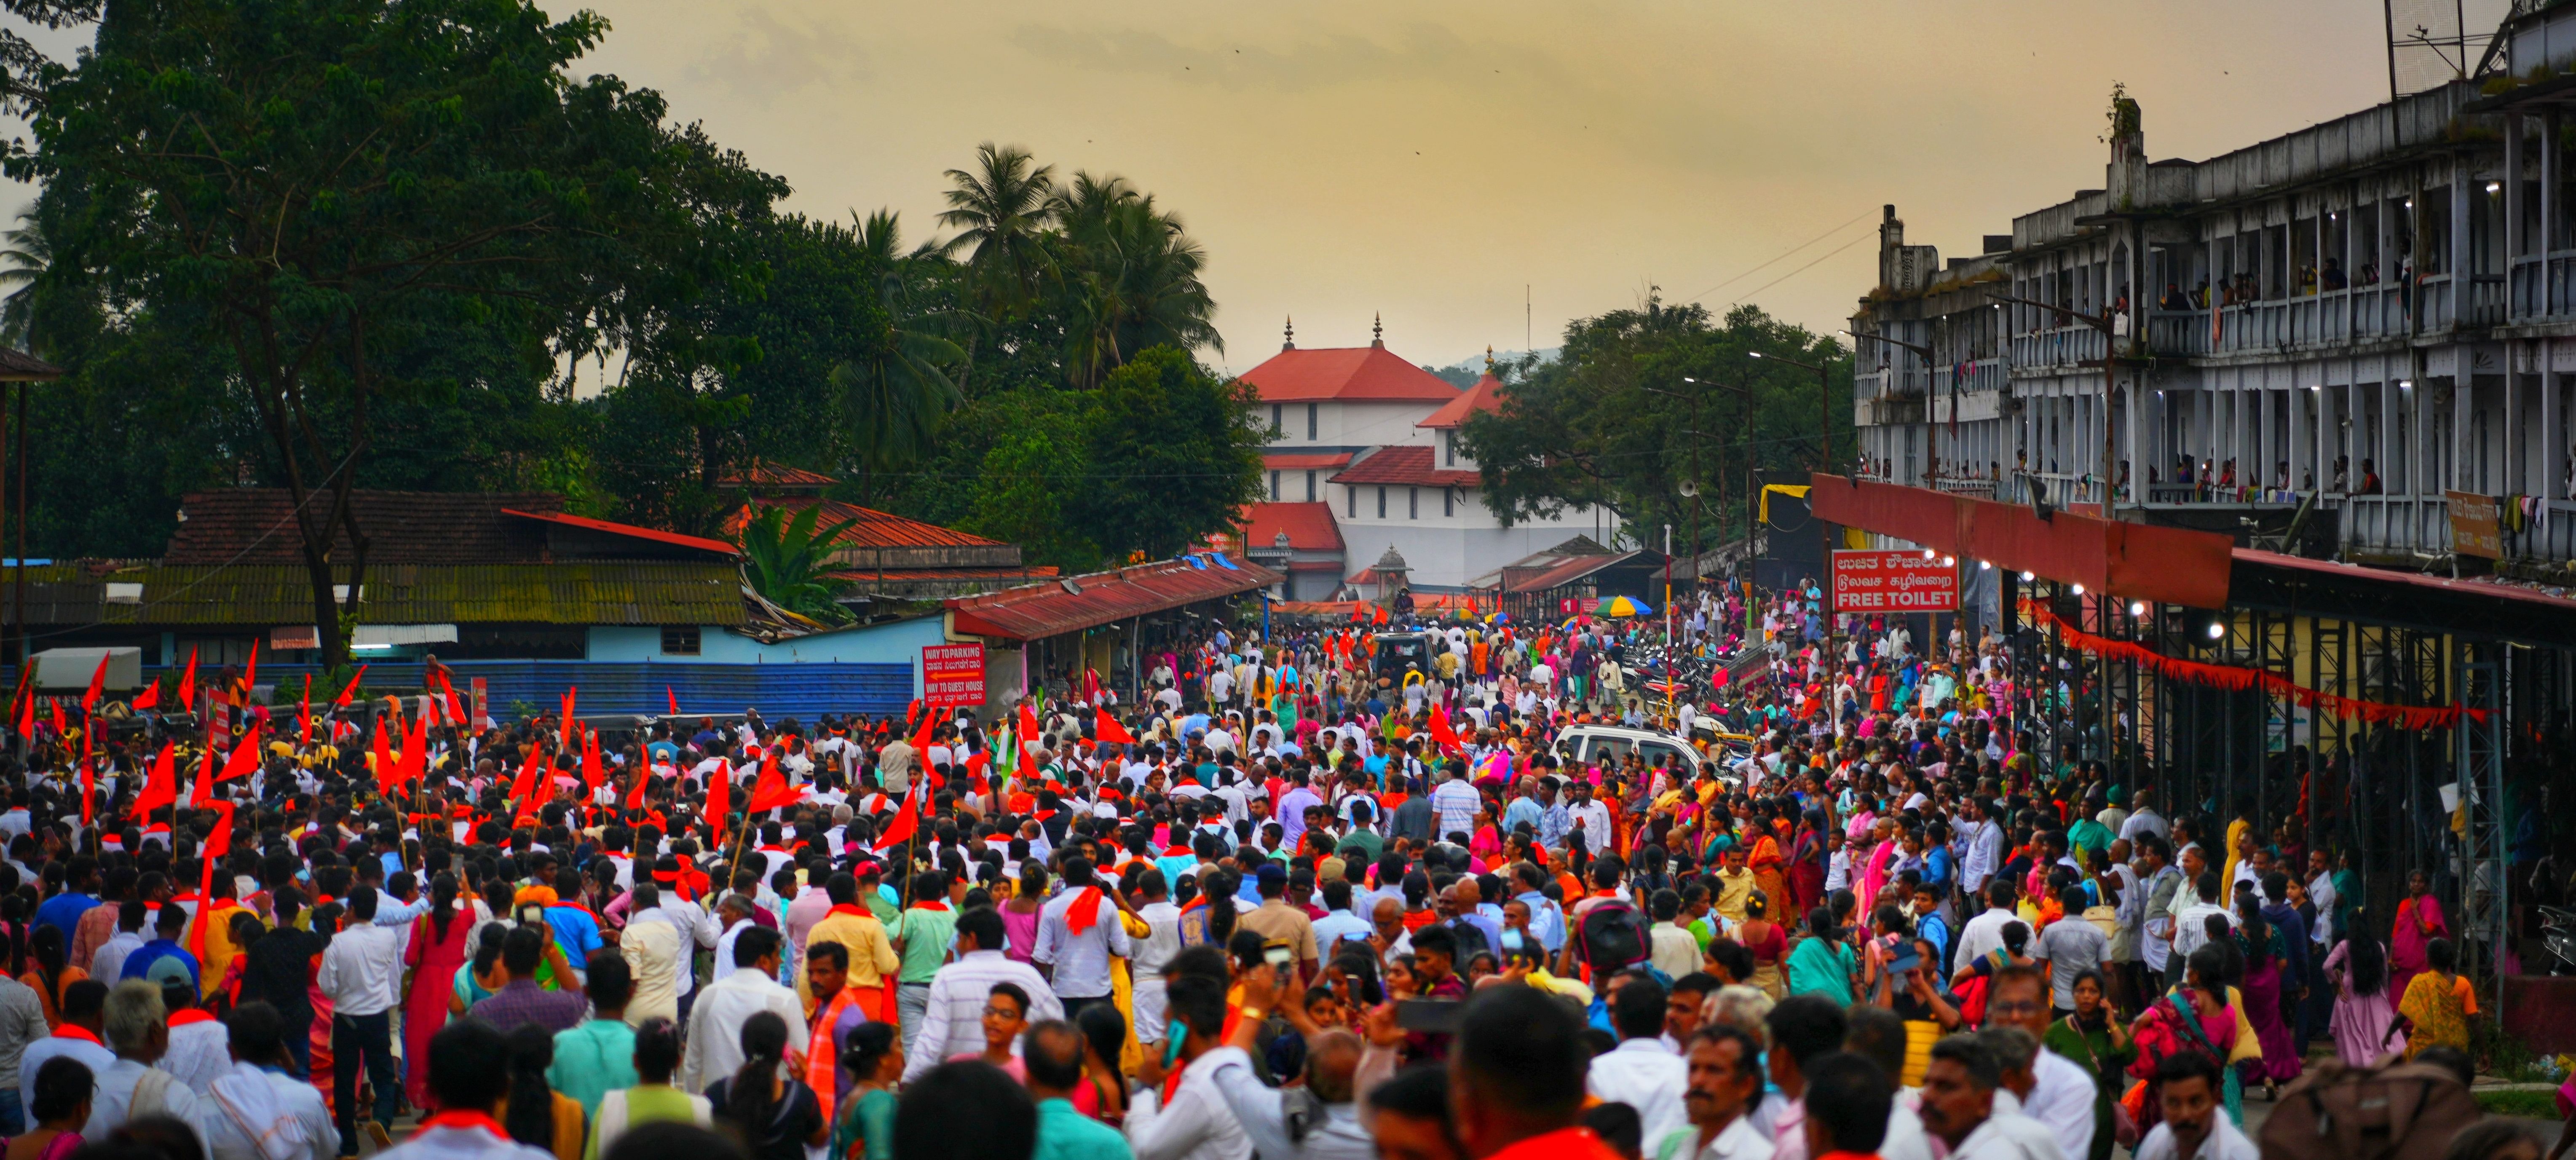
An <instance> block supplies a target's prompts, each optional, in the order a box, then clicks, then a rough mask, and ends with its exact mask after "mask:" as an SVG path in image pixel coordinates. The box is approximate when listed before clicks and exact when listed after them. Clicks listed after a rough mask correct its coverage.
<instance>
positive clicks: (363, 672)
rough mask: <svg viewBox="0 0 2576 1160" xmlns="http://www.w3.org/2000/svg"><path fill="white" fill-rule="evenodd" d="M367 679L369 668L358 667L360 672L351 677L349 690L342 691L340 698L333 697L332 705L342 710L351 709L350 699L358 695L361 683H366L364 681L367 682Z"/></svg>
mask: <svg viewBox="0 0 2576 1160" xmlns="http://www.w3.org/2000/svg"><path fill="white" fill-rule="evenodd" d="M366 679H367V666H365V665H359V666H358V671H357V672H356V673H355V674H353V675H351V676H350V677H349V686H348V687H347V688H345V689H342V690H340V695H339V696H337V697H333V698H332V699H331V703H332V704H333V705H335V706H337V707H339V708H342V709H346V708H348V707H349V699H350V698H352V697H355V696H357V695H358V684H359V682H361V681H364V680H366Z"/></svg>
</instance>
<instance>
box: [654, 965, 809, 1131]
mask: <svg viewBox="0 0 2576 1160" xmlns="http://www.w3.org/2000/svg"><path fill="white" fill-rule="evenodd" d="M781 941H783V940H781V938H780V937H779V934H778V932H777V931H774V930H770V929H768V928H766V927H760V926H755V927H752V928H751V929H749V930H745V931H742V932H740V933H739V934H737V935H736V936H735V939H734V944H733V960H734V961H733V965H734V967H735V970H734V971H733V973H732V974H729V975H726V976H725V977H724V978H722V979H719V980H717V981H715V982H713V983H709V984H707V989H706V990H705V991H704V992H701V993H700V994H699V995H698V999H697V1002H696V1003H695V1004H693V1005H691V1007H690V1009H689V1037H688V1047H687V1049H686V1050H685V1051H684V1052H683V1053H682V1054H681V1056H680V1079H679V1083H680V1088H681V1090H683V1091H693V1092H696V1091H705V1090H706V1089H707V1085H708V1084H711V1083H714V1082H715V1081H716V1080H717V1079H720V1078H722V1077H724V1076H729V1075H732V1074H734V1073H735V1072H737V1071H740V1070H742V1058H743V1057H742V1038H741V1036H740V1035H739V1034H738V1032H739V1031H740V1030H741V1028H742V1025H743V1023H744V1021H745V1020H748V1019H750V1018H751V1017H752V1016H753V1015H755V1014H757V1013H759V1012H762V1011H768V1012H772V1013H774V1014H776V1015H777V1016H778V1017H779V1018H780V1019H782V1020H785V1021H786V1023H787V1026H788V1028H789V1029H791V1030H793V1029H795V1028H799V1027H803V1026H805V1007H804V1004H802V1003H800V1002H798V1001H797V998H796V992H794V991H791V990H788V989H787V988H785V987H783V986H780V985H779V983H778V948H779V944H780V942H781Z"/></svg>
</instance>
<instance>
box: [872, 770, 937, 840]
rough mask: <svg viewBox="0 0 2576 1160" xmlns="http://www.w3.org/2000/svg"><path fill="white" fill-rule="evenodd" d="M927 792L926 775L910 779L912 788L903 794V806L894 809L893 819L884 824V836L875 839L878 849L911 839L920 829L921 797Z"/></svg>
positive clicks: (928, 783)
mask: <svg viewBox="0 0 2576 1160" xmlns="http://www.w3.org/2000/svg"><path fill="white" fill-rule="evenodd" d="M929 792H930V779H929V778H928V777H926V776H925V777H916V778H914V779H912V788H911V789H910V790H908V791H906V792H905V793H904V795H903V808H902V809H901V810H898V811H896V813H895V815H894V821H892V822H889V823H887V824H886V830H885V836H884V837H881V838H879V839H877V848H878V849H880V850H887V849H892V848H894V847H896V846H900V845H902V844H904V843H906V842H909V841H911V840H912V836H913V835H914V834H915V833H917V832H919V831H920V829H921V802H922V797H923V795H925V794H927V793H929Z"/></svg>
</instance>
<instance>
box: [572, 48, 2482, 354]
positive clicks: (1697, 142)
mask: <svg viewBox="0 0 2576 1160" xmlns="http://www.w3.org/2000/svg"><path fill="white" fill-rule="evenodd" d="M2407 2H2411V3H2419V4H2420V3H2426V2H2429V0H2407ZM591 6H592V7H593V8H594V10H595V11H598V12H599V13H601V14H602V15H605V16H607V17H608V18H609V20H610V21H611V23H612V26H613V30H612V31H611V32H610V34H609V37H608V39H607V41H606V43H605V44H604V45H603V46H602V47H601V48H600V49H599V50H598V51H597V52H595V53H594V54H593V56H592V58H591V59H590V60H589V61H587V62H585V65H586V67H587V68H588V69H589V70H593V71H606V72H614V73H617V74H619V75H621V76H623V77H624V78H625V79H627V80H628V81H629V82H630V83H633V84H636V85H641V86H649V87H652V88H656V89H660V90H662V91H663V92H664V93H665V94H667V95H668V96H669V98H670V101H671V108H672V111H673V114H674V115H675V116H676V117H678V118H681V119H684V120H699V121H703V122H704V123H705V124H706V125H707V127H708V129H709V130H710V131H711V132H712V133H713V135H714V136H715V137H716V139H717V140H719V141H722V142H724V143H726V144H728V145H730V146H732V147H735V148H739V149H741V150H743V151H744V152H745V153H746V154H748V156H749V157H750V159H751V161H752V162H753V163H754V164H756V165H758V166H760V167H761V168H763V169H766V170H768V171H770V172H773V173H776V174H779V175H781V176H783V177H785V178H786V179H787V180H788V181H789V182H790V183H791V184H792V185H793V186H794V187H795V193H794V195H793V196H792V197H791V198H790V199H789V200H788V202H787V205H788V208H791V209H795V210H799V211H802V212H804V213H807V214H810V215H813V216H817V217H825V218H832V219H837V220H847V219H848V216H849V215H850V214H851V213H853V212H860V213H864V212H866V211H869V210H872V209H875V208H878V207H888V208H892V209H895V210H897V211H900V213H901V215H902V221H903V223H904V225H905V226H906V233H907V236H908V237H910V238H920V237H923V236H927V235H928V234H930V233H932V232H935V224H934V215H935V214H936V213H937V212H938V210H939V209H940V208H941V202H940V196H939V195H940V192H941V191H942V190H943V189H944V188H946V186H947V182H946V180H945V179H944V178H943V177H942V172H943V171H944V170H946V169H949V168H952V167H958V166H962V165H964V164H966V163H967V162H968V161H969V160H970V158H971V157H972V155H973V152H974V149H975V146H976V145H977V143H979V142H983V141H995V142H1000V143H1004V144H1016V145H1020V146H1024V147H1026V148H1028V149H1029V150H1031V151H1032V152H1033V153H1034V154H1035V155H1036V156H1037V157H1038V158H1039V159H1040V160H1041V161H1044V162H1050V163H1053V164H1054V165H1056V166H1057V169H1058V172H1059V173H1066V174H1069V173H1070V172H1072V171H1074V170H1077V169H1081V170H1090V171H1092V172H1095V173H1116V174H1120V175H1123V176H1125V177H1127V178H1128V179H1130V180H1131V181H1133V182H1134V183H1136V184H1137V185H1138V186H1139V187H1141V188H1143V189H1145V190H1147V191H1149V192H1151V193H1153V194H1154V195H1155V197H1156V199H1157V201H1158V202H1159V204H1161V205H1162V206H1164V207H1165V208H1167V209H1170V210H1175V211H1177V212H1178V213H1179V214H1180V215H1181V216H1182V218H1183V220H1184V221H1185V222H1186V223H1187V224H1188V228H1189V230H1190V232H1191V234H1192V235H1193V236H1194V237H1196V238H1197V239H1198V240H1199V241H1200V242H1202V243H1203V244H1204V245H1205V246H1206V248H1207V251H1208V253H1209V256H1210V264H1209V269H1208V274H1207V277H1208V282H1209V285H1210V289H1211V291H1212V293H1213V294H1214V296H1215V298H1216V301H1217V303H1218V308H1219V313H1218V316H1217V323H1218V326H1219V329H1220V331H1221V332H1222V333H1223V335H1224V337H1225V340H1226V347H1225V350H1224V352H1223V353H1222V354H1218V353H1215V352H1209V355H1208V357H1209V358H1210V359H1211V360H1212V361H1213V362H1215V363H1217V364H1220V365H1222V366H1225V367H1227V368H1229V369H1231V370H1234V371H1238V372H1239V371H1242V370H1246V369H1249V368H1250V367H1251V366H1253V365H1254V364H1255V363H1257V362H1259V361H1260V360H1261V359H1263V358H1266V357H1268V356H1269V354H1271V353H1272V352H1275V351H1276V350H1278V349H1279V342H1280V334H1281V325H1282V322H1283V320H1284V319H1286V318H1289V317H1291V316H1293V317H1294V318H1295V320H1296V325H1297V337H1298V340H1299V342H1300V344H1301V345H1304V346H1308V347H1318V346H1354V345H1359V344H1362V343H1365V342H1367V341H1368V339H1369V327H1370V322H1371V318H1372V316H1373V315H1382V316H1383V318H1384V325H1385V328H1386V331H1385V333H1386V341H1387V344H1388V346H1389V348H1390V349H1393V350H1395V351H1396V352H1398V353H1400V354H1402V355H1404V356H1405V357H1407V358H1409V359H1412V360H1413V361H1415V362H1418V363H1431V364H1435V365H1439V364H1448V363H1453V362H1457V361H1460V360H1463V359H1468V358H1471V357H1477V356H1481V355H1482V353H1483V352H1484V350H1485V348H1486V347H1488V346H1492V347H1494V348H1497V349H1505V350H1508V349H1516V348H1522V347H1525V346H1530V345H1533V344H1534V345H1535V346H1537V347H1541V348H1544V347H1550V346H1554V345H1556V338H1555V337H1554V336H1556V335H1558V334H1561V333H1562V330H1563V328H1564V326H1565V324H1566V322H1567V321H1568V320H1569V319H1573V318H1581V317H1589V316H1592V315H1597V314H1600V313H1602V312H1604V311H1609V310H1616V309H1620V308H1623V307H1628V306H1633V305H1635V304H1637V303H1638V302H1640V301H1642V300H1643V299H1644V297H1645V296H1646V295H1647V294H1648V293H1649V292H1650V290H1653V289H1654V288H1660V293H1661V294H1662V295H1663V296H1664V297H1665V298H1666V299H1667V300H1697V301H1701V302H1704V303H1706V304H1707V305H1708V306H1709V307H1710V308H1711V309H1712V310H1713V311H1717V312H1720V313H1722V312H1723V311H1724V310H1726V309H1727V308H1728V307H1729V306H1731V305H1732V304H1733V303H1735V302H1737V301H1739V300H1749V301H1752V302H1754V303H1756V304H1758V305H1760V306H1762V307H1763V308H1764V309H1766V310H1769V311H1771V312H1772V313H1773V314H1775V315H1778V316H1780V317H1783V318H1786V319H1788V320H1790V321H1793V322H1797V323H1801V324H1804V325H1806V326H1808V327H1811V328H1814V329H1817V330H1819V331H1823V332H1831V331H1832V330H1834V329H1836V328H1837V327H1839V326H1841V325H1843V324H1844V322H1845V321H1846V320H1847V318H1848V316H1849V314H1850V311H1851V308H1852V305H1853V303H1854V301H1855V300H1856V299H1857V298H1858V297H1859V296H1860V295H1862V294H1863V293H1865V292H1867V290H1868V289H1869V287H1870V285H1871V283H1872V282H1873V281H1874V271H1875V265H1874V254H1875V247H1874V245H1873V243H1872V238H1873V237H1874V230H1873V225H1874V223H1875V222H1876V220H1877V218H1878V214H1879V207H1880V206H1881V205H1882V204H1886V203H1893V204H1895V205H1896V207H1897V212H1898V215H1899V216H1900V217H1902V218H1903V219H1904V220H1905V223H1906V228H1907V240H1908V241H1909V242H1912V243H1915V244H1926V243H1929V244H1932V245H1936V246H1939V247H1940V248H1941V250H1942V252H1943V254H1944V255H1945V256H1948V255H1956V254H1966V253H1974V252H1975V251H1976V250H1977V248H1978V245H1979V238H1980V235H1983V234H1987V233H2008V232H2010V230H2011V219H2012V217H2013V215H2015V214H2018V213H2026V212H2030V211H2033V210H2037V209H2040V208H2043V207H2045V206H2048V205H2051V204H2055V203H2056V202H2059V201H2062V200H2064V199H2066V198H2067V197H2069V196H2071V195H2072V194H2073V192H2074V191H2075V190H2078V189H2083V188H2094V187H2099V186H2100V185H2101V184H2102V165H2103V162H2104V160H2105V155H2106V146H2105V145H2104V144H2103V143H2102V142H2101V140H2100V139H2099V138H2100V135H2101V132H2102V127H2103V112H2104V108H2105V106H2106V104H2107V99H2108V94H2109V91H2110V89H2111V86H2112V84H2113V82H2115V81H2116V82H2121V83H2124V84H2125V85H2126V86H2127V88H2128V91H2129V93H2130V94H2131V95H2132V96H2134V97H2136V98H2137V99H2138V100H2139V101H2140V102H2141V104H2142V106H2143V108H2144V117H2145V121H2144V123H2145V128H2146V140H2147V151H2148V155H2149V156H2150V157H2151V158H2159V159H2160V158H2167V157H2186V158H2194V159H2197V158H2202V157H2207V156H2209V155H2212V154H2214V153H2220V152H2225V151H2227V150H2229V149H2233V148H2237V147H2240V146H2243V145H2246V144H2250V143H2252V142H2255V141H2258V140H2261V139H2263V138H2265V137H2269V136H2274V135H2277V134H2280V133H2284V132H2287V131H2290V130H2293V129H2297V128H2300V127H2302V126H2305V125H2308V124H2311V123H2314V122H2317V121H2321V120H2327V119H2331V118H2333V117H2337V116H2341V115H2343V114H2345V113H2349V112H2352V111H2355V110H2358V109H2361V108H2364V107H2367V106H2369V105H2371V104H2374V103H2376V102H2379V101H2382V100H2385V99H2386V97H2387V65H2386V57H2385V51H2384V41H2383V36H2384V29H2383V27H2382V20H2381V8H2382V6H2381V5H2380V4H2373V3H2357V2H2354V0H2261V2H2258V3H2251V4H2249V3H2244V2H2242V0H2153V2H2150V3H2147V4H2134V3H2131V4H2112V3H2102V2H2098V0H1893V2H1891V0H1871V2H1857V0H1801V2H1799V3H1794V4H1778V3H1749V2H1745V0H1620V2H1615V3H1607V2H1598V0H1541V2H1523V0H1473V2H1469V0H1397V2H1392V3H1390V2H1387V0H1377V2H1373V3H1361V2H1353V0H1271V2H1268V3H1252V2H1249V0H1215V2H1210V0H1187V2H1182V0H1170V2H1165V0H1119V2H1115V3H1101V2H1094V3H1088V4H1065V3H1052V4H1041V3H1030V2H1027V0H941V2H939V3H935V4H933V3H914V4H887V3H882V2H879V3H848V2H841V3H817V2H815V0H724V2H722V3H714V4H709V3H703V2H688V3H683V2H680V0H591ZM2402 6H2403V5H2402V4H2401V7H2402ZM2500 6H2501V0H2471V3H2470V4H2469V9H2470V16H2469V24H2470V25H2471V26H2472V27H2477V28H2492V27H2493V24H2494V18H2493V16H2492V15H2489V14H2488V13H2492V12H2493V11H2495V10H2497V9H2498V8H2500ZM554 7H567V8H568V5H554ZM1818 239H1821V240H1818ZM1809 243H1812V244H1809ZM1802 245H1803V247H1804V248H1799V247H1801V246H1802ZM1784 252H1785V253H1786V255H1787V256H1786V257H1782V255H1783V254H1784ZM1774 259H1777V260H1776V261H1775V260H1774ZM1765 262H1769V263H1770V264H1769V265H1767V266H1765V265H1763V263H1765ZM1811 263H1812V265H1811ZM1757 267H1758V268H1757ZM1525 304H1526V312H1525Z"/></svg>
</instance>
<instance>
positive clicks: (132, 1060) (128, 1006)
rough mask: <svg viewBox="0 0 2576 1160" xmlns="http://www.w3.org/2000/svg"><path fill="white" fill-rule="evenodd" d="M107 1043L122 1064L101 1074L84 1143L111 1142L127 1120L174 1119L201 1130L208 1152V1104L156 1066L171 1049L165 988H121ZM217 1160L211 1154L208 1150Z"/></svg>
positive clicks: (113, 995)
mask: <svg viewBox="0 0 2576 1160" xmlns="http://www.w3.org/2000/svg"><path fill="white" fill-rule="evenodd" d="M105 1027H106V1032H107V1042H108V1045H109V1046H110V1047H112V1048H113V1049H115V1052H116V1061H115V1062H113V1063H110V1064H108V1065H107V1067H106V1069H105V1070H102V1071H100V1072H99V1073H98V1075H97V1077H96V1080H97V1084H98V1087H97V1090H96V1092H95V1093H94V1094H92V1095H91V1096H90V1108H89V1120H88V1122H86V1123H84V1124H82V1125H81V1129H80V1133H81V1136H82V1138H83V1139H89V1140H100V1141H104V1140H106V1139H107V1134H108V1133H109V1132H112V1131H114V1130H116V1129H117V1128H119V1127H122V1126H124V1125H125V1124H126V1122H127V1121H130V1120H134V1119H138V1118H141V1117H143V1116H152V1115H161V1116H171V1117H174V1118H176V1119H178V1120H179V1121H180V1122H181V1123H184V1124H186V1125H188V1126H189V1127H190V1128H192V1129H195V1131H196V1133H197V1146H198V1148H199V1149H200V1150H203V1149H204V1148H205V1142H206V1116H205V1104H204V1101H202V1100H200V1099H198V1098H197V1093H195V1092H193V1091H190V1090H188V1085H186V1084H184V1083H181V1082H179V1080H178V1078H177V1077H175V1076H172V1075H171V1074H170V1073H169V1072H166V1071H162V1070H160V1069H158V1068H155V1067H153V1066H152V1063H153V1061H154V1060H157V1059H159V1058H161V1055H162V1053H163V1052H164V1051H167V1050H168V1049H169V1046H170V1025H169V1022H168V1019H167V1013H166V1011H165V1010H164V1008H163V1007H162V1006H161V988H159V987H157V986H154V985H153V984H151V983H146V982H143V981H142V980H140V979H137V980H134V981H131V982H126V983H120V984H118V985H117V986H116V989H114V990H112V991H110V992H108V996H107V1008H106V1012H105ZM203 1155H204V1156H205V1157H206V1160H213V1155H214V1154H213V1153H212V1152H211V1151H204V1152H203Z"/></svg>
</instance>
